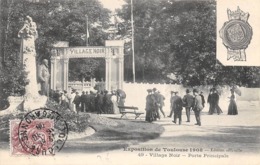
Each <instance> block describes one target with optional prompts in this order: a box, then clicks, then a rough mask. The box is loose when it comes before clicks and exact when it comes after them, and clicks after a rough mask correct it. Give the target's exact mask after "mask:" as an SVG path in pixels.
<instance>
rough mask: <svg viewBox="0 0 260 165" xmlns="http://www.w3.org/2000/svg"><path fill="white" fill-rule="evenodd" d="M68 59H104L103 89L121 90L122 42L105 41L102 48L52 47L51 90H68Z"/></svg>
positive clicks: (122, 74) (122, 79)
mask: <svg viewBox="0 0 260 165" xmlns="http://www.w3.org/2000/svg"><path fill="white" fill-rule="evenodd" d="M70 58H105V61H106V62H105V63H106V74H105V75H106V77H105V88H106V90H108V91H111V90H115V89H123V81H124V41H122V40H107V41H106V42H105V46H103V47H92V46H90V47H54V48H53V49H52V57H51V89H53V90H57V89H59V90H68V71H69V59H70Z"/></svg>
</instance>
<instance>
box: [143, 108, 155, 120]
mask: <svg viewBox="0 0 260 165" xmlns="http://www.w3.org/2000/svg"><path fill="white" fill-rule="evenodd" d="M154 120H156V112H155V110H154V109H149V110H146V115H145V121H148V122H153V121H154Z"/></svg>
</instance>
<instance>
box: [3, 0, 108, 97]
mask: <svg viewBox="0 0 260 165" xmlns="http://www.w3.org/2000/svg"><path fill="white" fill-rule="evenodd" d="M1 4H4V5H5V6H4V7H5V8H6V9H7V10H1V14H2V17H1V18H2V20H4V21H2V22H4V25H2V26H3V27H4V30H3V31H4V33H5V34H6V36H5V37H4V38H1V45H2V47H3V55H2V54H1V56H2V58H1V59H2V61H3V65H2V67H1V68H0V69H1V72H0V79H1V84H0V86H1V91H0V93H1V98H6V97H8V96H9V95H16V94H18V95H22V94H23V91H24V86H25V84H26V83H28V82H27V80H26V73H24V71H23V69H21V68H22V67H21V61H22V59H21V58H20V57H19V51H20V40H19V39H18V37H17V34H18V31H19V30H20V28H21V27H22V26H23V23H24V18H25V17H26V16H27V15H29V16H31V17H32V18H33V20H34V22H36V24H37V30H38V38H37V39H36V41H35V44H36V45H35V46H36V52H37V57H36V58H37V62H38V63H39V62H40V61H42V59H48V60H50V57H51V53H50V52H51V48H52V47H53V44H54V43H55V42H56V41H68V42H69V45H70V46H84V45H85V44H86V15H87V16H88V24H89V29H88V30H89V33H90V38H89V45H91V46H102V45H104V40H105V39H106V38H107V34H106V33H104V32H103V31H102V29H98V27H95V26H92V25H93V24H95V23H96V22H99V23H100V24H101V26H102V27H103V28H106V27H108V26H109V25H108V22H109V13H110V11H109V10H108V9H105V8H103V6H102V5H101V4H100V2H99V1H98V0H79V1H74V0H68V1H60V0H54V1H50V2H48V1H43V2H38V3H34V2H29V1H25V0H16V1H13V3H11V2H6V3H1ZM1 34H3V33H2V31H1ZM2 47H1V48H2ZM83 61H85V63H84V62H83V63H81V65H78V64H77V63H73V62H72V63H71V66H72V67H71V68H72V69H71V70H70V74H71V75H78V74H77V72H78V70H79V68H81V73H82V74H81V75H79V76H89V75H92V76H93V74H95V72H97V71H96V70H95V69H93V68H97V65H98V64H100V61H98V60H95V59H91V62H89V61H88V62H87V60H83ZM99 67H101V68H102V67H103V68H104V67H105V66H104V65H103V64H102V63H101V66H99ZM99 70H100V69H99ZM77 78H78V77H77Z"/></svg>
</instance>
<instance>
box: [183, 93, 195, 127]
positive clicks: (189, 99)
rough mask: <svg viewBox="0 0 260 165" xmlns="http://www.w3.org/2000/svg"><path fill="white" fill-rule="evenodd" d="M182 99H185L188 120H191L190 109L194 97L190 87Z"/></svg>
mask: <svg viewBox="0 0 260 165" xmlns="http://www.w3.org/2000/svg"><path fill="white" fill-rule="evenodd" d="M182 101H183V106H184V107H185V110H186V116H187V122H190V111H191V108H192V105H193V101H194V98H193V96H192V95H191V94H190V90H189V89H186V95H184V97H183V99H182Z"/></svg>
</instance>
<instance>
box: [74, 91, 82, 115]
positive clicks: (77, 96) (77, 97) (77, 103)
mask: <svg viewBox="0 0 260 165" xmlns="http://www.w3.org/2000/svg"><path fill="white" fill-rule="evenodd" d="M80 102H81V100H80V96H79V95H76V96H75V98H74V100H73V103H74V104H75V106H76V111H77V112H78V111H79V104H80Z"/></svg>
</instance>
